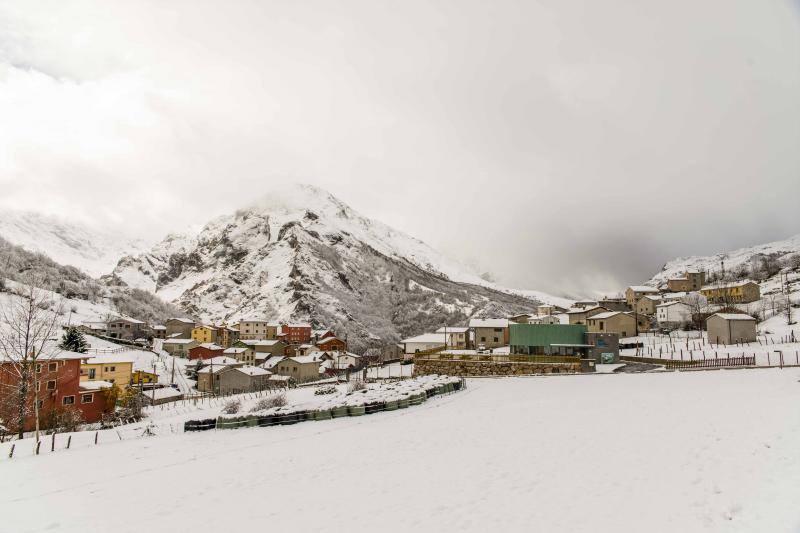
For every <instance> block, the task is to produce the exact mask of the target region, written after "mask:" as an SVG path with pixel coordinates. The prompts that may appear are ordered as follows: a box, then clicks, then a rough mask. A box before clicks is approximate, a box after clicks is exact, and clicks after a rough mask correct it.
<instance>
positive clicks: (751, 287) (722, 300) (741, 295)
mask: <svg viewBox="0 0 800 533" xmlns="http://www.w3.org/2000/svg"><path fill="white" fill-rule="evenodd" d="M700 294H702V295H703V296H705V297H706V298H707V299H708V303H710V304H723V305H725V304H746V303H750V302H757V301H758V300H760V299H761V288H760V287H759V286H758V283H755V282H752V281H748V280H745V281H739V282H736V283H725V284H721V285H706V286H705V287H703V288H702V289H700Z"/></svg>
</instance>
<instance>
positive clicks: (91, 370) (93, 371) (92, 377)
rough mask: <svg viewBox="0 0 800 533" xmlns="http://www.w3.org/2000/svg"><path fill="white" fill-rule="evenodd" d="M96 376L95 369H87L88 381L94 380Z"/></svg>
mask: <svg viewBox="0 0 800 533" xmlns="http://www.w3.org/2000/svg"><path fill="white" fill-rule="evenodd" d="M96 375H97V369H95V368H90V369H89V379H94V377H95V376H96Z"/></svg>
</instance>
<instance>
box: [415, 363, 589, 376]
mask: <svg viewBox="0 0 800 533" xmlns="http://www.w3.org/2000/svg"><path fill="white" fill-rule="evenodd" d="M580 370H581V365H580V363H517V362H507V363H498V362H494V361H453V360H447V359H444V360H442V359H437V360H429V359H422V360H416V361H414V375H415V376H424V375H428V374H447V375H451V376H474V377H478V376H526V375H533V374H565V373H567V374H575V373H578V372H580Z"/></svg>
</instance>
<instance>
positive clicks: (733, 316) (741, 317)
mask: <svg viewBox="0 0 800 533" xmlns="http://www.w3.org/2000/svg"><path fill="white" fill-rule="evenodd" d="M712 316H718V317H720V318H723V319H725V320H755V318H753V317H751V316H750V315H745V314H741V313H715V314H714V315H712Z"/></svg>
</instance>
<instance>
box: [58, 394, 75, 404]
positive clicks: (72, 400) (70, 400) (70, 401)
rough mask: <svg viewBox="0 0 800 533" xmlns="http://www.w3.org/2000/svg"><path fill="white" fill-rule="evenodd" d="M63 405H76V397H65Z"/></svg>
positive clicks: (62, 401)
mask: <svg viewBox="0 0 800 533" xmlns="http://www.w3.org/2000/svg"><path fill="white" fill-rule="evenodd" d="M61 403H62V404H64V405H75V396H64V399H63V400H61Z"/></svg>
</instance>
